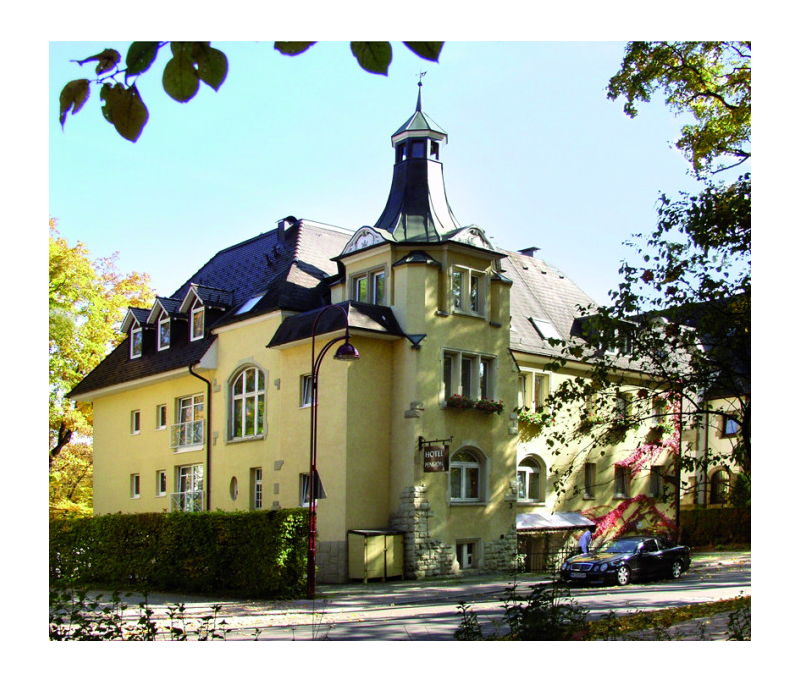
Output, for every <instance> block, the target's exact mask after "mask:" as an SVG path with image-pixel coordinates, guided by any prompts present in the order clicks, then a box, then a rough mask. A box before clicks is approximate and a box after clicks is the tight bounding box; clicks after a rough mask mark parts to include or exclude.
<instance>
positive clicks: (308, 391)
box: [300, 375, 313, 408]
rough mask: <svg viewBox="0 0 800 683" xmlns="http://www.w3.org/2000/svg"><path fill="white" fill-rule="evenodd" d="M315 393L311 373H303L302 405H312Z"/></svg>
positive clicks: (302, 406)
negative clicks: (312, 397)
mask: <svg viewBox="0 0 800 683" xmlns="http://www.w3.org/2000/svg"><path fill="white" fill-rule="evenodd" d="M312 394H313V386H312V382H311V375H303V376H302V377H301V378H300V407H301V408H307V407H308V406H310V405H311V396H312Z"/></svg>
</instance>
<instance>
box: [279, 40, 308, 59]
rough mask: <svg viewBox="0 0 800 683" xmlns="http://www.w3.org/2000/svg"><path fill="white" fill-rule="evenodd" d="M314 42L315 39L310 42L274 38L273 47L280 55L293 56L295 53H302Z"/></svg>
mask: <svg viewBox="0 0 800 683" xmlns="http://www.w3.org/2000/svg"><path fill="white" fill-rule="evenodd" d="M315 43H316V41H313V40H312V41H310V42H301V41H280V40H276V41H275V49H276V50H277V51H278V52H280V53H281V54H282V55H289V56H290V57H294V56H295V55H299V54H302V53H303V52H305V51H306V50H308V48H310V47H311V46H312V45H314V44H315Z"/></svg>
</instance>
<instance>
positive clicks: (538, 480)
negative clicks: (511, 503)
mask: <svg viewBox="0 0 800 683" xmlns="http://www.w3.org/2000/svg"><path fill="white" fill-rule="evenodd" d="M543 471H544V465H543V464H542V462H541V461H540V460H539V458H537V457H535V456H532V455H529V456H528V457H527V458H525V459H524V460H523V461H522V462H521V463H520V464H519V466H518V467H517V498H518V499H519V500H526V501H530V502H533V503H541V502H543V501H544V491H543V488H544V487H543V484H544V481H545V477H543V476H542V472H543Z"/></svg>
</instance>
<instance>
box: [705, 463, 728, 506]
mask: <svg viewBox="0 0 800 683" xmlns="http://www.w3.org/2000/svg"><path fill="white" fill-rule="evenodd" d="M710 483H711V491H710V496H709V500H708V502H709V503H710V504H711V505H724V504H725V503H726V502H727V501H728V484H729V477H728V473H727V472H726V471H725V470H717V471H716V472H714V473H713V474H712V475H711V480H710Z"/></svg>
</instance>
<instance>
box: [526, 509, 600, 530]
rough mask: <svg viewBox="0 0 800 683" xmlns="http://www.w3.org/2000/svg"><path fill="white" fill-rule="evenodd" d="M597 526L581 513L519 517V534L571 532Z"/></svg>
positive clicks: (528, 514)
mask: <svg viewBox="0 0 800 683" xmlns="http://www.w3.org/2000/svg"><path fill="white" fill-rule="evenodd" d="M593 526H596V524H595V523H594V522H593V521H592V520H591V519H588V518H587V517H584V516H583V515H582V514H581V513H580V512H554V513H553V514H552V515H544V514H532V513H521V514H518V515H517V532H533V531H571V530H573V529H588V528H590V527H593Z"/></svg>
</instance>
